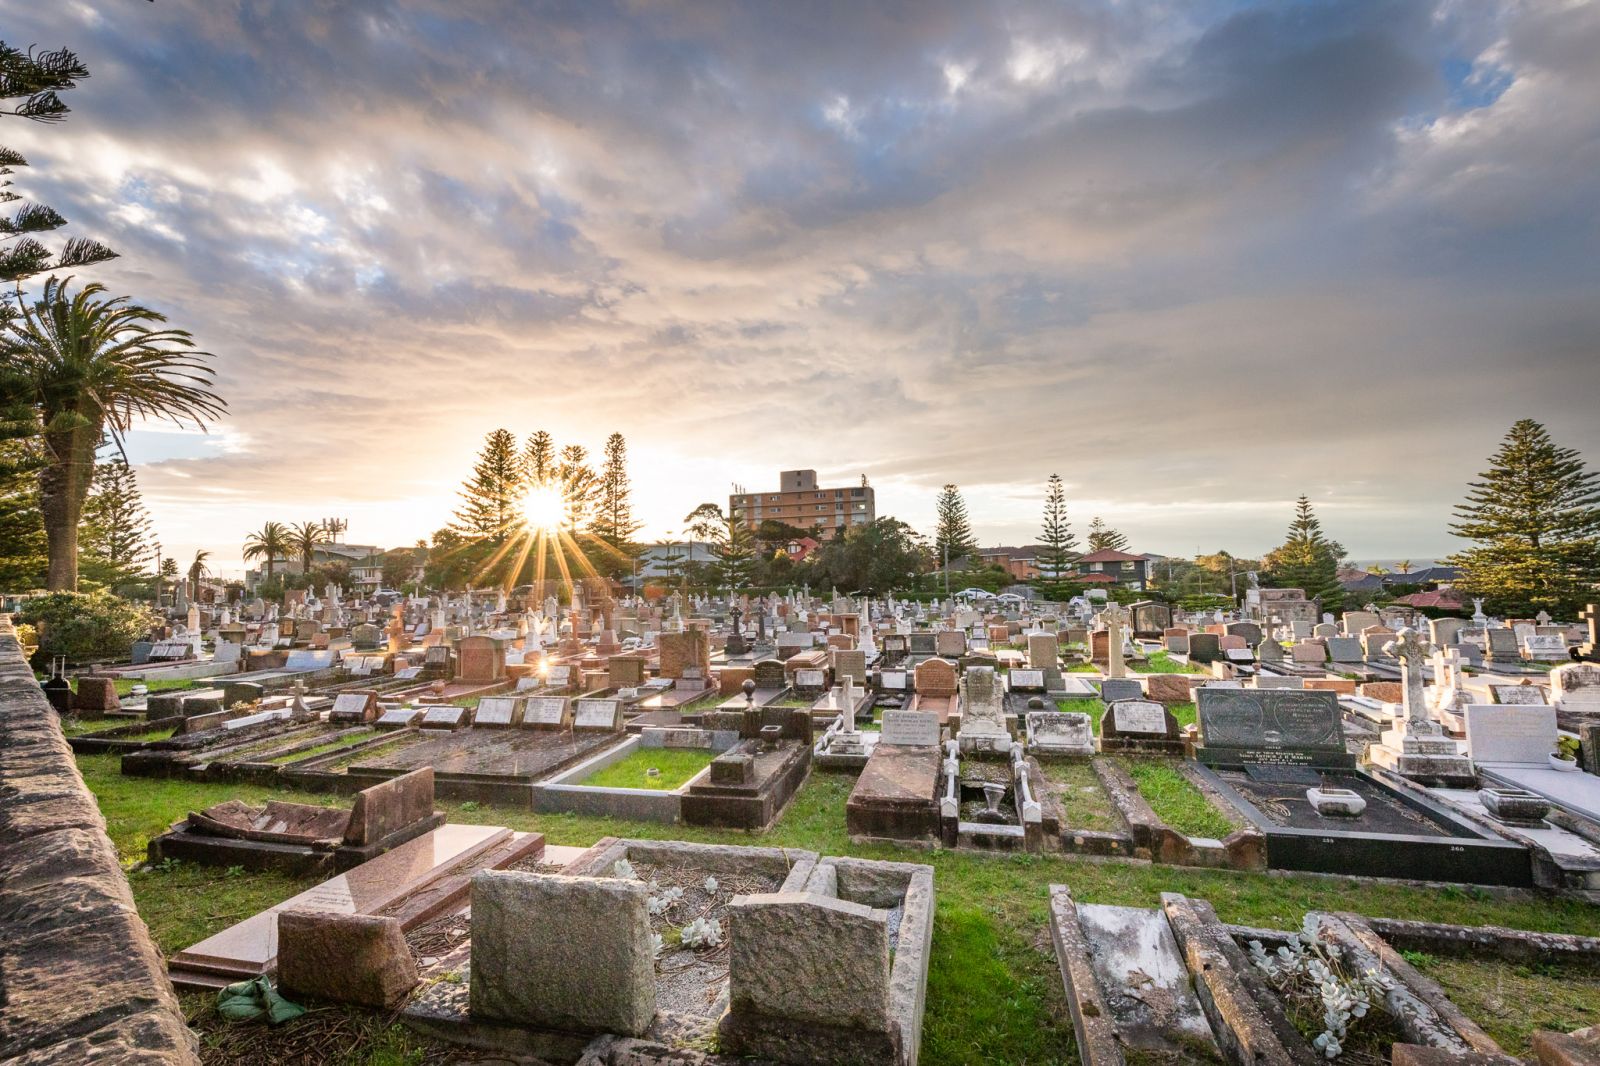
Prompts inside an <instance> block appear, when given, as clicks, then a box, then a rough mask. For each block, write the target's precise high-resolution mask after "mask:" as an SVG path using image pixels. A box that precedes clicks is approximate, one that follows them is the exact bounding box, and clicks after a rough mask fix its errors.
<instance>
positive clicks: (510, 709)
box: [472, 696, 518, 726]
mask: <svg viewBox="0 0 1600 1066" xmlns="http://www.w3.org/2000/svg"><path fill="white" fill-rule="evenodd" d="M517 702H518V701H517V699H516V697H515V696H485V697H483V699H481V700H479V701H478V710H477V713H475V714H474V715H473V716H472V723H473V724H474V725H485V726H508V725H510V724H511V723H512V720H513V718H514V717H515V716H516V712H517Z"/></svg>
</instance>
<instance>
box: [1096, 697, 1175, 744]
mask: <svg viewBox="0 0 1600 1066" xmlns="http://www.w3.org/2000/svg"><path fill="white" fill-rule="evenodd" d="M1176 722H1177V720H1176V719H1174V718H1173V717H1172V712H1171V711H1169V710H1167V709H1166V708H1165V707H1163V706H1162V705H1161V704H1159V703H1156V702H1154V701H1152V700H1119V701H1117V702H1116V703H1113V704H1112V705H1111V706H1110V707H1108V708H1107V709H1106V716H1105V718H1103V719H1102V720H1101V728H1102V730H1109V731H1112V732H1116V733H1148V734H1151V735H1154V736H1168V735H1174V734H1175V733H1176V729H1175V728H1172V727H1175V726H1176ZM1169 723H1170V726H1169Z"/></svg>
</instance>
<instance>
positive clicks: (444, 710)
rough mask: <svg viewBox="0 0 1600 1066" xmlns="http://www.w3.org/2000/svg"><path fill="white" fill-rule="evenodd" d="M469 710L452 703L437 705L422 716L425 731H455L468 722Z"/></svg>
mask: <svg viewBox="0 0 1600 1066" xmlns="http://www.w3.org/2000/svg"><path fill="white" fill-rule="evenodd" d="M466 717H467V709H466V708H465V707H457V706H455V705H454V704H452V703H435V704H433V705H432V706H430V707H429V708H428V709H427V710H426V711H424V712H423V715H422V728H424V729H455V728H456V727H457V726H459V725H461V723H462V722H463V721H465V720H466Z"/></svg>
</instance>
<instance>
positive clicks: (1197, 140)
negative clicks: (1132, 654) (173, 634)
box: [0, 0, 1600, 556]
mask: <svg viewBox="0 0 1600 1066" xmlns="http://www.w3.org/2000/svg"><path fill="white" fill-rule="evenodd" d="M0 12H3V13H4V14H5V16H6V36H7V39H8V40H12V41H15V42H18V43H31V42H38V43H40V44H42V45H47V46H55V45H59V44H66V45H69V46H71V47H74V48H76V49H77V50H78V51H79V52H80V53H81V54H82V55H83V56H84V58H85V59H86V61H87V62H88V63H89V65H90V67H91V68H92V70H93V71H94V76H93V78H92V79H91V80H90V81H89V82H88V83H86V84H85V85H84V87H83V88H81V89H79V90H75V91H74V92H73V93H72V94H71V98H70V99H71V103H72V105H73V107H74V114H73V115H72V117H71V120H70V121H69V122H68V123H67V124H66V125H64V126H61V127H57V128H50V129H41V128H37V127H24V126H21V125H19V124H16V123H11V124H9V125H7V126H6V127H5V128H4V129H3V130H0V136H3V137H4V139H5V140H6V141H7V142H8V143H13V144H15V145H16V146H18V147H20V148H23V149H24V150H25V151H26V152H27V154H28V155H29V156H30V158H31V160H32V161H33V162H34V164H35V167H34V168H33V170H32V171H31V172H29V173H28V174H26V176H25V186H24V187H25V191H27V192H29V193H31V194H36V195H38V196H39V197H40V198H41V199H44V200H46V201H47V202H50V203H52V204H53V205H54V206H56V207H57V208H59V209H60V210H62V211H63V213H65V214H66V215H68V217H69V218H70V219H71V220H72V223H73V225H74V227H75V228H74V232H77V233H82V234H93V235H98V236H102V237H104V238H105V239H106V240H108V241H110V242H111V243H113V244H114V245H115V246H116V247H117V248H119V249H120V250H121V251H122V252H123V253H124V258H123V259H121V260H118V261H117V262H116V263H114V264H111V265H108V266H106V267H102V268H97V270H96V275H95V276H96V277H97V278H98V279H101V280H105V281H107V282H108V284H111V285H112V286H113V287H117V288H120V289H122V290H124V291H127V292H129V293H132V294H134V295H135V296H136V297H137V298H139V299H141V300H144V301H146V302H149V303H151V304H153V305H155V306H158V307H161V308H162V309H164V310H167V311H169V312H170V313H171V314H172V316H173V317H174V319H175V321H177V322H178V323H179V324H181V325H184V326H186V327H188V328H190V329H192V330H193V331H194V332H195V333H196V335H197V337H198V338H199V339H200V340H201V341H202V342H203V344H204V345H205V346H206V347H207V348H209V349H211V350H212V351H215V352H216V353H218V356H219V363H218V366H219V382H220V384H221V385H222V387H223V388H224V389H225V391H226V393H227V395H228V397H229V399H230V401H231V403H232V406H231V413H230V418H229V422H228V425H227V431H228V436H227V437H226V439H225V444H226V447H221V448H217V449H215V450H214V452H215V454H214V455H212V456H211V457H208V458H200V459H182V460H172V461H168V462H163V463H156V464H154V465H152V466H150V467H148V468H147V470H146V472H145V482H146V484H147V485H148V486H149V491H150V492H151V494H152V495H153V496H155V497H156V498H157V500H158V503H159V505H160V506H159V507H158V514H157V517H158V519H160V520H161V521H162V523H163V525H164V527H165V528H164V533H165V534H166V537H167V539H168V540H170V541H173V542H174V543H182V542H186V541H187V540H190V539H196V540H197V539H199V535H198V534H197V533H194V532H192V530H193V529H203V531H204V534H205V536H206V537H214V538H216V539H218V540H219V541H220V542H222V543H231V542H233V541H235V540H237V539H239V537H240V536H241V535H242V533H243V531H244V530H245V529H246V528H250V527H254V526H255V525H258V524H259V522H260V521H262V520H265V518H268V517H274V516H277V517H289V516H291V515H292V513H297V512H298V511H299V510H302V509H305V508H310V509H311V510H314V511H320V510H326V509H328V508H329V507H332V506H335V505H336V504H335V501H348V505H349V506H350V508H351V509H352V510H353V511H355V512H356V517H357V519H358V521H359V523H360V524H362V525H364V526H365V529H366V532H365V533H364V534H362V535H363V536H366V537H370V538H372V539H376V540H380V541H387V542H396V543H401V542H408V541H410V540H412V539H414V538H415V536H417V535H420V534H425V533H427V532H429V531H430V530H431V529H432V528H433V527H435V526H436V525H438V524H439V523H440V522H441V521H442V520H443V518H444V516H445V514H446V513H447V511H448V509H449V508H450V506H451V505H452V504H451V500H452V497H453V485H454V482H455V480H456V479H457V478H458V477H459V476H460V473H461V471H462V470H463V468H464V466H465V464H466V462H467V461H468V458H469V456H470V454H471V452H472V451H473V450H474V448H475V447H476V445H477V442H478V441H479V439H480V438H481V436H482V433H483V432H484V431H485V430H486V429H488V428H491V427H493V426H495V425H501V424H504V425H506V426H508V427H510V428H512V429H514V430H516V431H517V432H519V433H526V432H528V431H530V430H532V429H534V428H536V427H541V426H542V427H546V428H549V429H550V430H552V431H553V432H555V433H556V435H557V437H558V438H560V439H561V440H563V441H566V440H578V441H581V442H583V443H586V444H588V445H589V446H590V447H591V448H597V447H598V445H599V444H600V442H601V440H603V438H604V435H605V434H606V433H608V432H610V431H611V430H612V429H621V430H623V431H624V432H625V433H627V434H628V436H629V439H630V444H631V446H632V455H633V458H634V463H635V467H636V471H635V475H636V476H635V482H636V487H637V489H638V491H639V493H640V497H641V500H640V503H641V507H642V509H643V511H644V514H645V517H646V518H647V519H648V520H649V521H650V522H651V524H652V527H653V529H654V530H655V531H664V530H666V529H668V528H674V527H675V523H676V521H677V517H678V515H679V514H680V513H682V512H684V511H687V510H688V507H689V506H692V503H693V502H698V499H699V498H713V499H714V498H717V497H718V496H719V495H721V494H723V493H725V492H726V491H727V487H728V483H729V482H730V481H734V480H738V481H741V482H743V483H745V484H748V485H752V486H759V485H763V484H766V483H767V482H768V481H770V480H771V479H772V477H773V473H772V472H773V471H775V470H776V469H780V468H786V467H792V466H797V465H812V466H816V467H817V468H818V469H819V471H821V472H822V473H823V476H826V477H836V478H847V479H853V478H854V477H857V476H859V475H861V474H868V475H870V476H871V477H872V478H873V480H874V483H875V484H876V485H878V487H879V499H880V501H881V502H882V504H883V505H884V506H885V508H886V509H888V510H892V511H894V512H896V513H898V514H900V515H901V516H902V517H906V518H908V519H910V520H912V521H914V522H917V523H926V522H927V521H928V520H929V519H930V517H931V511H932V507H931V500H932V495H933V493H934V492H935V491H936V489H937V486H938V485H940V484H942V483H943V482H945V481H951V480H954V481H957V482H959V483H961V484H962V485H964V486H966V487H967V488H968V489H969V491H970V493H971V494H972V497H973V501H974V511H975V513H976V515H977V518H978V525H979V529H980V532H981V533H984V534H986V535H988V536H992V537H994V538H995V539H1003V540H1008V541H1016V540H1024V539H1027V538H1028V537H1030V536H1031V535H1032V533H1033V530H1034V526H1035V524H1036V520H1037V515H1036V512H1037V510H1038V507H1037V504H1036V500H1035V496H1036V494H1037V486H1038V485H1039V484H1040V483H1041V482H1042V481H1043V479H1044V477H1045V476H1046V475H1047V474H1049V473H1050V472H1052V471H1059V472H1060V473H1062V474H1063V476H1064V477H1066V479H1067V480H1068V482H1069V484H1070V485H1071V490H1070V491H1071V494H1072V497H1073V500H1074V511H1075V513H1079V514H1081V515H1083V517H1084V518H1085V519H1087V517H1088V515H1089V514H1092V513H1096V512H1099V513H1103V514H1105V515H1106V517H1107V518H1108V519H1109V520H1111V521H1113V522H1115V523H1117V524H1119V525H1121V526H1123V527H1124V528H1126V529H1127V530H1128V531H1129V532H1130V533H1132V534H1133V535H1134V536H1135V538H1136V540H1137V541H1138V542H1139V544H1140V545H1141V546H1142V547H1146V548H1150V549H1152V550H1170V551H1174V552H1186V551H1193V550H1195V549H1196V548H1204V549H1206V550H1211V549H1213V548H1215V547H1216V546H1217V545H1219V544H1227V545H1229V546H1232V547H1234V548H1235V550H1238V551H1245V552H1248V551H1254V550H1260V549H1261V548H1264V547H1266V546H1268V545H1269V544H1270V543H1272V542H1273V541H1275V539H1276V538H1277V536H1278V535H1279V533H1280V532H1281V527H1282V526H1283V524H1284V522H1285V519H1286V515H1287V510H1288V501H1289V500H1290V499H1292V497H1293V496H1295V495H1297V494H1298V493H1300V492H1302V491H1305V492H1308V493H1311V494H1312V495H1313V497H1314V498H1315V499H1317V500H1318V501H1319V503H1320V504H1321V505H1322V506H1323V507H1324V508H1325V509H1326V511H1327V514H1326V516H1325V518H1326V522H1327V524H1328V526H1329V527H1330V529H1331V530H1332V532H1333V533H1334V534H1335V535H1336V536H1337V537H1338V538H1339V539H1341V540H1342V541H1343V542H1344V543H1345V544H1346V545H1347V546H1349V547H1350V548H1351V549H1352V550H1354V551H1355V552H1357V553H1358V554H1362V555H1384V554H1390V553H1400V554H1410V555H1414V556H1421V555H1423V554H1427V553H1431V552H1437V551H1442V550H1446V549H1448V547H1449V546H1450V541H1449V538H1448V537H1447V536H1446V535H1445V533H1444V525H1445V521H1446V517H1447V513H1448V510H1449V506H1450V504H1451V502H1452V501H1453V500H1454V499H1455V497H1456V496H1457V495H1458V494H1459V493H1460V491H1461V488H1462V485H1463V484H1464V482H1465V481H1466V479H1467V478H1468V477H1469V476H1471V475H1472V474H1473V473H1474V472H1475V471H1476V470H1477V468H1478V467H1479V466H1480V465H1481V462H1482V459H1483V457H1484V456H1486V455H1487V454H1488V453H1489V452H1490V451H1491V450H1492V449H1493V447H1494V445H1495V442H1496V440H1497V438H1498V437H1499V435H1500V434H1501V433H1502V432H1503V431H1504V429H1505V428H1506V426H1508V425H1509V424H1510V422H1511V421H1512V420H1514V419H1515V418H1517V417H1522V416H1524V415H1532V416H1533V417H1539V418H1543V419H1545V420H1546V421H1548V422H1549V423H1550V424H1551V426H1552V428H1553V429H1554V431H1555V432H1556V434H1557V436H1558V437H1559V438H1561V439H1562V440H1563V441H1565V442H1567V443H1569V444H1572V445H1574V446H1577V447H1580V448H1583V449H1585V450H1587V451H1588V452H1589V453H1590V454H1594V453H1595V451H1596V449H1597V447H1600V421H1597V420H1596V419H1594V418H1593V416H1592V407H1593V401H1594V397H1595V396H1596V395H1597V386H1600V369H1597V368H1600V359H1597V358H1596V355H1597V353H1596V346H1597V338H1600V312H1596V311H1595V310H1594V308H1596V307H1597V306H1600V301H1597V300H1596V299H1595V295H1596V294H1595V289H1596V286H1597V283H1600V276H1597V271H1600V256H1597V255H1596V251H1597V248H1596V244H1597V229H1596V226H1595V218H1594V206H1593V205H1594V204H1595V203H1596V202H1600V200H1597V195H1596V194H1597V193H1600V107H1596V106H1595V105H1596V103H1597V100H1600V67H1597V65H1596V64H1595V63H1594V62H1593V56H1594V55H1595V54H1596V53H1597V52H1600V9H1597V8H1596V7H1595V6H1594V5H1525V4H1519V3H1513V2H1510V0H1507V2H1505V3H1492V2H1484V3H1460V2H1459V0H1438V2H1437V3H1433V4H1427V3H1412V2H1408V0H1370V2H1347V3H1332V2H1328V3H1304V4H1293V5H1281V4H1266V3H1261V4H1249V5H1241V4H1236V3H1216V4H1202V5H1194V4H1177V3H1142V4H1103V3H1090V2H1084V3H1074V4H1059V3H1049V4H1045V3H1039V4H1018V5H1005V6H1004V7H998V8H997V7H985V6H982V5H972V4H967V3H958V2H954V0H951V2H925V3H916V4H904V5H888V4H851V3H843V2H840V3H837V4H821V5H818V4H805V5H795V4H791V3H776V2H774V3H749V4H731V5H705V4H696V3H687V2H685V3H653V4H648V5H637V4H630V3H621V2H618V3H603V2H597V3H585V4H553V3H550V4H537V5H535V4H525V3H520V2H513V0H482V2H475V3H461V2H454V0H415V2H401V0H385V2H377V0H370V2H338V3H335V2H331V0H330V2H326V3H320V2H319V3H305V2H301V0H293V2H291V0H281V2H246V0H191V2H188V3H183V2H178V0H171V2H168V0H163V2H162V3H160V4H156V5H132V4H128V5H107V4H94V3H90V2H89V0H62V2H60V3H56V4H49V5H42V4H35V3H28V2H25V0H0ZM691 498H693V499H692V500H691ZM235 527H236V528H235ZM359 532H360V530H359V529H353V530H352V534H356V533H359ZM207 546H210V547H214V548H221V543H218V544H208V545H207ZM222 554H223V555H226V554H227V553H226V551H225V550H224V551H223V552H222Z"/></svg>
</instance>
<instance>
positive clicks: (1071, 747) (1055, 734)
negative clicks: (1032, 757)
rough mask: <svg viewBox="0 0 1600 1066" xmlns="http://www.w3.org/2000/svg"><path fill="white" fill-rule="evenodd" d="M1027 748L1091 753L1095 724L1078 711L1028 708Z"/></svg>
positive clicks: (1038, 751) (1052, 752) (1040, 752)
mask: <svg viewBox="0 0 1600 1066" xmlns="http://www.w3.org/2000/svg"><path fill="white" fill-rule="evenodd" d="M1023 721H1024V726H1025V728H1026V730H1027V747H1028V750H1029V751H1031V752H1034V753H1035V754H1038V755H1085V756H1087V755H1093V754H1094V728H1093V724H1092V723H1091V722H1090V720H1089V716H1088V715H1086V714H1083V713H1082V712H1080V711H1067V712H1062V711H1028V712H1027V713H1026V714H1025V715H1024V716H1023Z"/></svg>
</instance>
